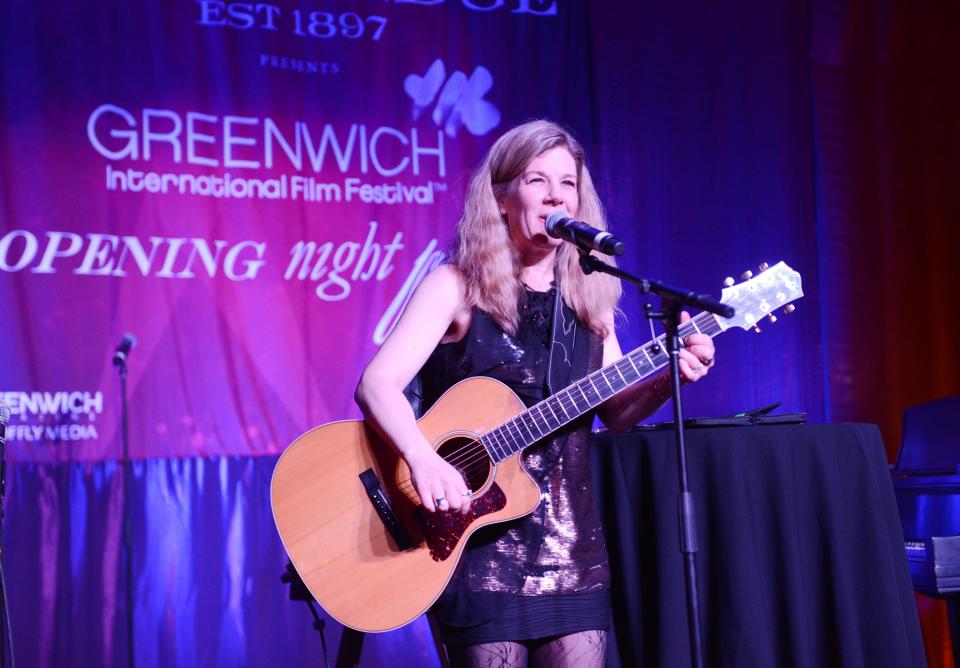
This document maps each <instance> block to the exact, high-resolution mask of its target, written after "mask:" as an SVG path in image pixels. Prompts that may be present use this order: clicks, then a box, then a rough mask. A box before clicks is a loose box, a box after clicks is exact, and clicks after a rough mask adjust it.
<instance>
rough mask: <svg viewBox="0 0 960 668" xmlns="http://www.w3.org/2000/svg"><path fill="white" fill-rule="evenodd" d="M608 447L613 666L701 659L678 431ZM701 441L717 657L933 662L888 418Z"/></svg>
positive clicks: (699, 435) (607, 438) (704, 542)
mask: <svg viewBox="0 0 960 668" xmlns="http://www.w3.org/2000/svg"><path fill="white" fill-rule="evenodd" d="M594 441H595V447H593V448H592V466H593V474H594V478H595V483H596V489H597V493H598V496H599V501H600V506H601V515H602V517H603V522H604V527H605V531H606V536H607V545H608V548H609V551H610V562H611V568H612V571H613V590H612V593H613V604H614V630H613V632H612V634H611V642H610V644H609V657H608V665H624V666H640V665H642V666H670V667H674V666H685V665H689V664H690V653H689V644H688V636H687V624H686V607H685V598H684V578H683V562H682V559H681V555H680V551H679V547H678V546H679V523H678V519H677V490H678V483H677V467H676V456H675V449H674V436H673V432H672V431H670V430H669V429H667V430H663V429H661V430H641V431H634V432H630V433H626V434H619V435H615V434H609V433H599V434H596V435H595V436H594ZM687 450H688V454H687V456H688V466H689V474H690V488H691V491H692V492H693V494H694V499H695V503H696V512H697V536H698V543H699V552H698V554H697V571H698V576H699V585H700V594H701V614H702V623H703V641H704V656H705V662H706V664H707V665H711V666H713V665H717V666H751V667H753V666H810V667H811V668H820V667H822V666H834V665H842V666H871V667H873V666H896V667H897V668H901V667H903V666H924V665H926V659H925V656H924V650H923V642H922V639H921V634H920V625H919V621H918V617H917V611H916V605H915V603H914V597H913V590H912V587H911V583H910V577H909V574H908V571H907V563H906V556H905V552H904V544H903V532H902V529H901V527H900V521H899V516H898V514H897V506H896V501H895V498H894V494H893V487H892V484H891V480H890V475H889V472H888V468H887V460H886V455H885V451H884V447H883V442H882V440H881V437H880V433H879V431H878V429H877V428H876V426H874V425H865V424H807V425H775V426H774V425H764V426H747V427H714V428H697V429H688V430H687Z"/></svg>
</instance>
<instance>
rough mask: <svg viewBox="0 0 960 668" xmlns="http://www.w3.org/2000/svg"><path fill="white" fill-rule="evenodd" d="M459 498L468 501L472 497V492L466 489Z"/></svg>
mask: <svg viewBox="0 0 960 668" xmlns="http://www.w3.org/2000/svg"><path fill="white" fill-rule="evenodd" d="M460 496H465V497H467V498H468V499H469V498H470V497H472V496H473V492H471V491H470V490H469V489H468V490H467V491H466V492H464V493H463V494H461V495H460Z"/></svg>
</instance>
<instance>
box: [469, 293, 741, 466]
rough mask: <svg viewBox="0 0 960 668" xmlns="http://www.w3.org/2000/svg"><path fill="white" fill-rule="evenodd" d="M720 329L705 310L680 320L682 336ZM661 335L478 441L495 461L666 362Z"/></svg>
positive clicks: (594, 405) (571, 420)
mask: <svg viewBox="0 0 960 668" xmlns="http://www.w3.org/2000/svg"><path fill="white" fill-rule="evenodd" d="M722 331H723V328H722V327H721V326H720V323H719V321H718V320H717V317H716V316H715V315H713V314H712V313H706V312H704V313H700V314H698V315H697V316H696V317H694V318H692V319H690V320H688V321H687V322H685V323H683V324H682V325H680V337H681V338H683V337H686V336H688V335H690V334H696V333H703V334H709V335H710V336H715V335H717V334H719V333H720V332H722ZM665 336H666V335H663V334H661V335H660V336H659V337H657V338H656V339H655V340H653V341H650V342H648V343H645V344H644V345H642V346H640V347H639V348H637V349H636V350H633V351H632V352H630V353H628V354H626V355H624V356H623V357H621V358H620V359H618V360H617V361H616V362H614V363H612V364H609V365H607V366H605V367H603V368H602V369H598V370H597V371H594V372H593V373H591V374H590V375H588V376H585V377H583V378H581V379H580V380H578V381H577V382H576V383H574V384H572V385H570V386H569V387H567V388H565V389H563V390H561V391H560V392H557V393H556V394H554V395H551V396H549V397H547V398H546V399H544V400H543V401H541V402H540V403H538V404H535V405H534V406H532V407H530V408H529V409H527V410H526V411H524V412H523V413H520V414H519V415H517V416H516V417H514V418H511V419H510V420H507V421H506V422H504V423H503V424H501V425H500V426H498V427H494V428H493V429H491V430H490V431H488V432H487V433H485V434H483V435H482V436H481V437H480V441H481V442H482V443H483V445H484V446H485V447H486V449H487V451H488V452H489V453H490V457H491V459H493V461H494V462H496V463H499V462H501V461H503V460H505V459H507V458H508V457H510V456H512V455H514V454H515V453H517V452H519V451H521V450H523V449H524V448H526V447H527V446H529V445H532V444H534V443H536V442H537V441H539V440H541V439H542V438H544V437H546V436H548V435H550V434H552V433H553V432H555V431H557V430H558V429H560V428H561V427H563V426H564V425H567V424H569V423H570V422H573V421H574V420H576V419H577V418H578V417H580V416H581V415H583V414H584V413H587V412H588V411H591V410H593V409H594V408H596V407H597V406H599V405H600V404H602V403H603V402H604V401H606V400H607V399H609V398H610V397H612V396H614V395H615V394H618V393H620V392H622V391H623V390H625V389H627V388H628V387H630V386H631V385H635V384H637V383H639V382H640V381H641V380H643V379H644V378H646V377H647V376H649V375H650V374H652V373H654V372H656V371H658V370H660V369H662V368H663V367H665V366H667V365H668V364H669V363H670V358H669V355H668V354H667V349H666V340H665Z"/></svg>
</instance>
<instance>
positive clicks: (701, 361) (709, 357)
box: [680, 311, 716, 383]
mask: <svg viewBox="0 0 960 668" xmlns="http://www.w3.org/2000/svg"><path fill="white" fill-rule="evenodd" d="M689 319H690V314H689V313H687V312H686V311H684V312H683V313H682V314H681V315H680V322H681V323H683V322H686V321H687V320H689ZM683 345H684V347H683V348H681V349H680V375H681V376H682V377H683V379H684V380H685V381H687V382H688V383H693V382H696V381H698V380H700V379H701V378H703V377H704V376H706V375H707V372H709V371H710V367H712V366H713V365H714V355H715V354H716V348H714V347H713V339H712V338H710V337H709V336H707V335H706V334H690V335H689V336H687V337H684V339H683Z"/></svg>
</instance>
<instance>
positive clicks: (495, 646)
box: [447, 631, 607, 668]
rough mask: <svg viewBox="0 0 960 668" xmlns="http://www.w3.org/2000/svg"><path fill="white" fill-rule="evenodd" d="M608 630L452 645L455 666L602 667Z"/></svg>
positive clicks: (501, 667)
mask: <svg viewBox="0 0 960 668" xmlns="http://www.w3.org/2000/svg"><path fill="white" fill-rule="evenodd" d="M606 649H607V632H606V631H580V632H579V633H571V634H569V635H565V636H558V637H555V638H540V639H538V640H524V641H521V642H492V643H483V644H480V645H462V646H453V647H448V648H447V652H448V654H449V656H450V665H451V666H454V668H525V667H526V666H528V665H529V666H531V667H532V668H547V667H550V668H553V667H555V666H557V667H560V668H602V666H603V660H604V655H605V654H606Z"/></svg>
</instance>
